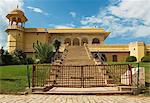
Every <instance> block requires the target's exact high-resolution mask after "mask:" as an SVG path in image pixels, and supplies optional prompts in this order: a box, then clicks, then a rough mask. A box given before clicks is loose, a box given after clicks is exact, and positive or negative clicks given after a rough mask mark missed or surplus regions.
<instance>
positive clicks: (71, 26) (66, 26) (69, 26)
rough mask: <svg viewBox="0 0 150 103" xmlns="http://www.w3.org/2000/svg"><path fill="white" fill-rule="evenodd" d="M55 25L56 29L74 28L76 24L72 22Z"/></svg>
mask: <svg viewBox="0 0 150 103" xmlns="http://www.w3.org/2000/svg"><path fill="white" fill-rule="evenodd" d="M54 27H55V28H56V29H67V28H74V27H75V25H74V24H72V23H70V24H64V25H55V26H54Z"/></svg>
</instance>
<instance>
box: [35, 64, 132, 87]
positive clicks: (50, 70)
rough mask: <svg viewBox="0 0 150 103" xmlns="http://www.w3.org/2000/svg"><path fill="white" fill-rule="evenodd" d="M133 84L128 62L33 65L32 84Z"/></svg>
mask: <svg viewBox="0 0 150 103" xmlns="http://www.w3.org/2000/svg"><path fill="white" fill-rule="evenodd" d="M119 85H132V70H131V67H130V65H128V64H117V65H83V66H74V65H50V64H46V65H45V64H44V65H43V64H40V65H39V64H38V65H34V66H33V74H32V86H33V87H38V86H39V87H43V86H53V87H79V88H86V87H99V86H119Z"/></svg>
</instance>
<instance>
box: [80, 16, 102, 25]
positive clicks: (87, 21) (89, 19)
mask: <svg viewBox="0 0 150 103" xmlns="http://www.w3.org/2000/svg"><path fill="white" fill-rule="evenodd" d="M80 22H81V24H83V25H87V24H91V23H93V24H94V23H100V22H102V21H101V19H100V18H99V17H95V16H91V17H84V18H83V19H82V20H81V21H80Z"/></svg>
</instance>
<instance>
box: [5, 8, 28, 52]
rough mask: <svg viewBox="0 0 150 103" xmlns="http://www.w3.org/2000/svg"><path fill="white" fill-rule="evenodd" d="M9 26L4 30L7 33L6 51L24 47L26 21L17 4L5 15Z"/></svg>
mask: <svg viewBox="0 0 150 103" xmlns="http://www.w3.org/2000/svg"><path fill="white" fill-rule="evenodd" d="M6 17H7V19H8V20H9V26H8V28H7V30H6V32H7V33H8V52H10V53H11V52H13V51H14V50H15V49H22V50H23V49H24V26H25V22H26V21H27V18H26V16H25V15H24V12H23V11H21V10H20V9H19V8H18V6H17V8H16V9H15V10H13V11H11V12H10V13H9V14H8V15H7V16H6Z"/></svg>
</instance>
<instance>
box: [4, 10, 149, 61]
mask: <svg viewBox="0 0 150 103" xmlns="http://www.w3.org/2000/svg"><path fill="white" fill-rule="evenodd" d="M6 17H7V18H8V20H9V26H8V28H7V30H6V32H7V33H8V52H10V53H12V52H13V51H14V50H15V49H21V50H23V51H24V52H25V53H26V54H27V55H28V56H31V57H34V49H33V44H34V43H37V42H42V43H49V44H50V43H54V42H55V41H56V40H58V41H60V42H61V47H60V50H59V52H60V54H63V52H64V50H65V48H67V47H68V50H70V54H68V55H70V58H74V59H77V58H78V59H80V61H81V59H85V58H86V56H84V54H85V53H87V57H88V58H96V56H95V54H96V53H100V54H102V55H103V56H104V58H105V61H108V62H112V61H114V62H124V61H126V58H127V57H128V56H135V57H136V58H137V60H138V61H140V60H141V58H142V57H143V56H144V55H150V45H146V44H145V43H144V42H132V43H129V44H124V45H121V44H120V45H111V44H105V43H104V41H105V39H106V38H107V37H108V36H109V34H110V32H107V31H105V30H104V29H103V28H84V29H83V28H71V29H69V28H68V29H50V28H49V29H46V28H25V22H27V20H28V19H27V17H26V16H25V14H24V12H23V11H21V10H20V9H18V8H17V9H15V10H13V11H12V12H10V13H9V14H8V15H7V16H6ZM77 55H78V56H77ZM68 59H69V57H68Z"/></svg>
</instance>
